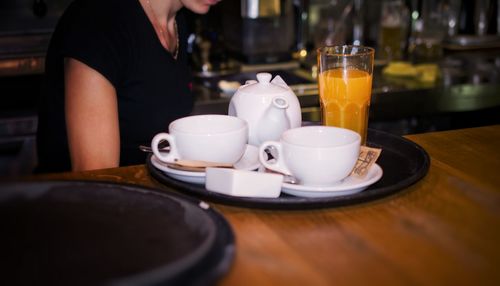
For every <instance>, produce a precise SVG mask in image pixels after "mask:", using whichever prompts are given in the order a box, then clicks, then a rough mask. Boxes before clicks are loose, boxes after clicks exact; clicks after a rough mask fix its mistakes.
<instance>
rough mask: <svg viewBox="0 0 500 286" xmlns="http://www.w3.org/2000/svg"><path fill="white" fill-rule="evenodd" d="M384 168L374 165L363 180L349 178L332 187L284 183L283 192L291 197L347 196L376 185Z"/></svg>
mask: <svg viewBox="0 0 500 286" xmlns="http://www.w3.org/2000/svg"><path fill="white" fill-rule="evenodd" d="M382 174H383V170H382V168H381V167H380V166H379V165H377V164H374V165H373V166H372V167H371V168H370V170H368V173H367V174H366V176H364V177H363V178H357V177H354V176H349V177H347V178H346V179H344V180H342V181H341V182H339V183H337V184H335V185H332V186H326V187H324V186H322V187H315V186H304V185H300V184H288V183H283V186H282V188H281V191H282V192H284V193H287V194H289V195H294V196H298V197H308V198H324V197H336V196H345V195H352V194H355V193H359V192H361V191H363V190H364V189H366V188H368V187H369V186H370V185H372V184H374V183H375V182H377V181H378V180H380V178H381V177H382Z"/></svg>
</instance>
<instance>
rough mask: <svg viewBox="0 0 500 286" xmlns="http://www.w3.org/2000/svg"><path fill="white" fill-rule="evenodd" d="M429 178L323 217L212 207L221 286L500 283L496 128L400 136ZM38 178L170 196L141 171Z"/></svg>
mask: <svg viewBox="0 0 500 286" xmlns="http://www.w3.org/2000/svg"><path fill="white" fill-rule="evenodd" d="M406 137H407V138H408V139H410V140H412V141H414V142H416V143H417V144H419V145H420V146H422V147H423V148H424V149H425V150H426V151H427V152H428V153H429V155H430V156H431V167H430V170H429V173H428V174H427V176H426V177H424V178H423V179H422V180H421V181H419V182H417V183H416V184H415V185H412V186H410V187H409V188H407V189H405V190H403V191H402V192H399V193H397V194H395V195H392V196H389V197H386V198H384V199H380V200H376V201H372V202H369V203H363V204H359V205H353V206H349V207H338V208H329V209H321V210H307V211H272V210H255V209H246V208H239V207H231V206H225V205H218V204H211V205H212V207H214V208H216V209H217V210H219V211H220V212H221V213H222V214H223V215H224V216H225V217H226V218H227V220H228V221H229V222H230V224H231V226H232V228H233V230H234V232H235V236H236V245H237V247H236V257H235V260H234V263H233V266H232V268H231V270H230V272H229V273H228V274H227V275H226V276H225V277H224V278H223V279H222V280H221V281H220V283H219V284H220V285H500V271H499V269H500V151H499V147H500V125H497V126H487V127H480V128H472V129H462V130H454V131H446V132H435V133H426V134H419V135H410V136H406ZM34 178H35V179H68V180H77V179H78V180H79V179H83V180H100V181H113V182H122V183H132V184H138V185H143V186H150V187H155V188H160V189H162V190H164V191H166V192H170V191H175V190H172V189H170V188H168V187H166V186H164V185H162V184H160V183H158V182H156V181H154V179H152V178H151V177H150V176H149V174H148V171H147V170H146V168H145V166H144V165H139V166H132V167H124V168H117V169H108V170H98V171H91V172H82V173H63V174H51V175H44V176H42V177H34Z"/></svg>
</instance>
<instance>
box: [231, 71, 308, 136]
mask: <svg viewBox="0 0 500 286" xmlns="http://www.w3.org/2000/svg"><path fill="white" fill-rule="evenodd" d="M271 78H272V76H271V74H270V73H258V74H257V81H255V80H249V81H247V82H246V83H245V85H242V86H240V87H239V88H238V90H237V91H236V93H235V94H234V95H233V97H232V98H231V102H230V103H229V111H228V115H231V116H236V117H239V118H241V119H244V120H246V121H247V123H248V143H249V144H251V145H255V146H259V145H260V144H261V143H263V142H264V141H268V140H279V138H280V136H281V134H282V133H283V132H284V131H285V130H288V129H290V128H296V127H300V126H301V124H302V113H301V110H300V103H299V100H298V98H297V96H296V95H295V93H294V92H293V91H292V89H291V88H290V87H289V86H288V85H287V84H286V83H285V82H284V81H283V79H282V78H281V77H280V76H276V77H275V78H274V79H273V80H272V81H271Z"/></svg>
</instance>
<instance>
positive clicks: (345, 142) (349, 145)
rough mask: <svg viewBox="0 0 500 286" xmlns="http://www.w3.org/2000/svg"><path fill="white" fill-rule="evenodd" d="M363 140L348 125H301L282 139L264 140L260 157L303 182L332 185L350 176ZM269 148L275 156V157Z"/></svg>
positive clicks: (306, 183) (265, 163) (315, 184)
mask: <svg viewBox="0 0 500 286" xmlns="http://www.w3.org/2000/svg"><path fill="white" fill-rule="evenodd" d="M360 142H361V136H359V134H358V133H356V132H354V131H351V130H348V129H344V128H338V127H329V126H308V127H299V128H294V129H289V130H287V131H285V132H284V133H283V134H282V135H281V138H280V141H279V142H276V141H266V142H264V143H262V144H261V145H260V148H259V160H260V162H261V163H262V165H264V167H266V168H268V169H270V170H273V171H276V172H279V173H283V174H286V175H292V176H294V177H295V178H297V179H298V180H299V181H300V183H301V184H303V185H309V186H329V185H333V184H335V183H337V182H339V181H341V180H342V179H344V178H346V177H347V176H349V174H350V173H351V171H352V170H353V168H354V165H355V164H356V161H357V159H358V157H359V149H360ZM273 149H275V152H274V151H273ZM266 150H270V151H271V153H272V155H273V156H275V158H274V159H273V160H269V159H268V156H267V153H266Z"/></svg>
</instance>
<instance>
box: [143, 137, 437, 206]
mask: <svg viewBox="0 0 500 286" xmlns="http://www.w3.org/2000/svg"><path fill="white" fill-rule="evenodd" d="M367 138H368V144H367V145H368V146H371V147H377V148H382V153H381V155H380V157H379V159H378V160H377V164H379V165H380V166H381V167H382V169H383V171H384V174H383V176H382V178H381V179H380V180H379V181H378V182H377V183H375V184H373V185H371V186H370V187H368V188H367V189H366V190H364V191H362V192H360V193H357V194H352V195H346V196H338V197H327V198H304V197H295V196H292V195H287V194H285V193H281V195H280V196H279V197H278V198H253V197H234V196H228V195H224V194H220V193H216V192H211V191H208V190H207V189H205V187H204V186H203V185H196V184H191V183H186V182H182V181H179V180H176V179H173V178H171V177H169V176H168V175H166V174H165V173H164V172H163V171H161V170H158V169H157V168H155V167H154V166H153V164H152V163H151V155H150V156H148V158H147V160H146V165H147V168H148V170H149V172H150V173H151V175H152V176H153V177H154V178H155V179H157V180H158V181H159V182H161V183H163V184H165V185H168V186H171V187H173V188H175V189H178V190H179V191H181V192H182V193H184V194H189V195H193V196H196V197H198V198H201V199H204V200H207V201H212V202H216V203H222V204H228V205H235V206H242V207H250V208H268V209H287V210H289V209H310V208H321V207H334V206H344V205H351V204H356V203H361V202H367V201H371V200H374V199H378V198H381V197H384V196H387V195H390V194H393V193H395V192H397V191H399V190H402V189H404V188H406V187H408V186H410V185H412V184H414V183H415V182H417V181H418V180H420V179H421V178H423V177H424V176H425V175H426V174H427V171H428V170H429V165H430V158H429V155H428V154H427V152H426V151H425V150H424V149H423V148H422V147H420V146H419V145H417V144H416V143H414V142H412V141H410V140H408V139H406V138H403V137H401V136H396V135H393V134H390V133H386V132H382V131H378V130H373V129H369V130H368V137H367Z"/></svg>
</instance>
